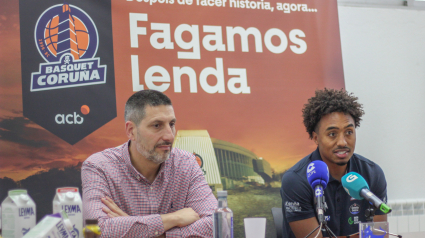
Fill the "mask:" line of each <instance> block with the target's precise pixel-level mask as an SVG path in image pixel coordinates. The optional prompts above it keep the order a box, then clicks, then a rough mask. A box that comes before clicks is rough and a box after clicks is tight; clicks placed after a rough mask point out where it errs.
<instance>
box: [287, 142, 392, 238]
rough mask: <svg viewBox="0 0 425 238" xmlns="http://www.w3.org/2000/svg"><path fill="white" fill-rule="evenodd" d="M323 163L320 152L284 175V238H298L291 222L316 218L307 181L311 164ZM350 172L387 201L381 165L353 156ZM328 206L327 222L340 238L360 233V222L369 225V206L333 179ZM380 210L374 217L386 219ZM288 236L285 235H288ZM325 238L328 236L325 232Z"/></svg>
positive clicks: (300, 162)
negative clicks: (360, 177) (308, 167)
mask: <svg viewBox="0 0 425 238" xmlns="http://www.w3.org/2000/svg"><path fill="white" fill-rule="evenodd" d="M315 160H322V158H321V157H320V153H319V149H316V150H315V151H314V152H313V153H311V154H310V155H308V156H306V157H305V158H303V159H302V160H300V161H299V162H298V163H297V164H295V165H294V166H293V167H292V168H290V169H289V170H288V171H286V172H285V174H284V175H283V177H282V187H281V189H280V193H281V196H282V211H283V216H284V218H285V222H284V224H283V225H284V236H283V237H295V235H294V233H293V232H292V230H291V228H290V226H289V222H293V221H299V220H304V219H308V218H311V217H317V214H316V208H315V205H314V191H313V189H312V188H311V186H310V184H309V183H308V180H307V175H306V171H307V166H308V164H310V163H311V162H312V161H315ZM347 171H348V172H356V173H358V174H360V175H361V176H363V178H364V179H365V180H366V182H367V184H368V185H369V189H370V191H371V192H372V193H374V194H375V195H376V196H377V197H379V198H380V199H381V200H382V201H384V202H386V201H387V182H386V180H385V175H384V172H383V171H382V169H381V167H379V165H377V164H375V163H374V162H372V161H370V160H368V159H366V158H365V157H363V156H361V155H358V154H353V156H352V157H351V159H350V160H349V162H348V164H347ZM324 193H325V194H324V195H325V202H326V204H327V207H328V209H327V210H326V211H325V219H326V221H327V224H328V226H329V228H330V229H331V231H332V232H333V233H334V234H335V235H337V236H344V235H351V234H353V233H356V232H358V231H359V225H358V223H359V222H366V216H365V210H366V209H367V208H369V203H368V202H367V201H366V200H365V199H363V200H356V199H354V198H351V197H350V195H348V194H347V192H346V191H345V190H344V188H343V187H342V184H341V183H340V182H339V181H338V180H335V179H334V178H332V176H331V177H330V178H329V183H328V185H327V187H326V189H325V192H324ZM383 214H384V213H383V212H382V211H380V210H376V213H375V215H383ZM285 233H286V235H285ZM322 234H323V236H328V237H329V235H328V234H327V233H326V232H323V230H322Z"/></svg>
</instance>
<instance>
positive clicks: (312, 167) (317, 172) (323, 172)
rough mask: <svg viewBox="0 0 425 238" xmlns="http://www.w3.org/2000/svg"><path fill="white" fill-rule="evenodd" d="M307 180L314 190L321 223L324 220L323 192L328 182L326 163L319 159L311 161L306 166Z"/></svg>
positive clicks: (318, 217)
mask: <svg viewBox="0 0 425 238" xmlns="http://www.w3.org/2000/svg"><path fill="white" fill-rule="evenodd" d="M307 180H308V183H309V184H310V186H311V187H312V188H313V190H314V196H315V199H314V200H315V203H316V212H317V219H318V221H319V224H321V223H323V222H324V221H325V212H324V210H325V208H324V201H325V198H324V197H323V194H324V190H325V188H326V185H328V182H329V169H328V166H327V165H326V163H325V162H323V161H321V160H316V161H313V162H311V163H310V164H309V165H308V167H307Z"/></svg>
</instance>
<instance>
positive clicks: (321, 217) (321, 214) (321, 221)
mask: <svg viewBox="0 0 425 238" xmlns="http://www.w3.org/2000/svg"><path fill="white" fill-rule="evenodd" d="M314 200H315V202H316V207H321V208H323V209H322V210H319V211H317V213H318V217H319V219H318V221H319V225H318V226H317V227H316V228H315V229H314V230H312V231H311V232H310V233H309V234H308V235H307V236H306V237H305V238H307V237H309V236H310V235H311V234H313V233H314V232H315V231H316V230H317V229H319V228H322V227H324V228H325V230H326V232H327V233H328V235H329V237H331V238H337V236H336V235H335V234H334V233H333V232H332V231H331V229H330V228H329V227H328V225H327V223H326V220H325V219H324V215H325V211H326V209H327V207H325V194H323V200H322V201H317V200H316V198H314ZM319 200H320V199H319ZM318 202H321V203H322V204H317V203H318Z"/></svg>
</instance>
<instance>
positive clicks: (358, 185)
mask: <svg viewBox="0 0 425 238" xmlns="http://www.w3.org/2000/svg"><path fill="white" fill-rule="evenodd" d="M341 183H342V186H343V187H344V189H345V191H346V192H347V193H348V194H349V195H350V196H351V197H353V198H355V199H357V200H362V199H363V197H362V196H360V191H362V189H364V188H366V189H369V185H367V182H366V180H365V179H364V178H363V177H362V176H361V175H360V174H358V173H356V172H350V173H347V174H346V175H344V176H343V177H342V178H341Z"/></svg>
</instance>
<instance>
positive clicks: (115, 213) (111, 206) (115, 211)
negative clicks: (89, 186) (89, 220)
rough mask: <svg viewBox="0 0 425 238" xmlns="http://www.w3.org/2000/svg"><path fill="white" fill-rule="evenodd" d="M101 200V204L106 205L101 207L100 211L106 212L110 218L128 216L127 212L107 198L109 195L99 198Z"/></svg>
mask: <svg viewBox="0 0 425 238" xmlns="http://www.w3.org/2000/svg"><path fill="white" fill-rule="evenodd" d="M100 200H101V201H102V203H103V204H105V205H106V206H107V207H103V208H102V211H103V212H104V213H106V215H108V217H110V218H114V217H123V216H128V214H127V213H125V212H123V211H122V210H121V209H120V208H119V207H118V206H117V204H115V202H114V201H113V200H112V199H111V198H109V197H104V198H102V199H100Z"/></svg>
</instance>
